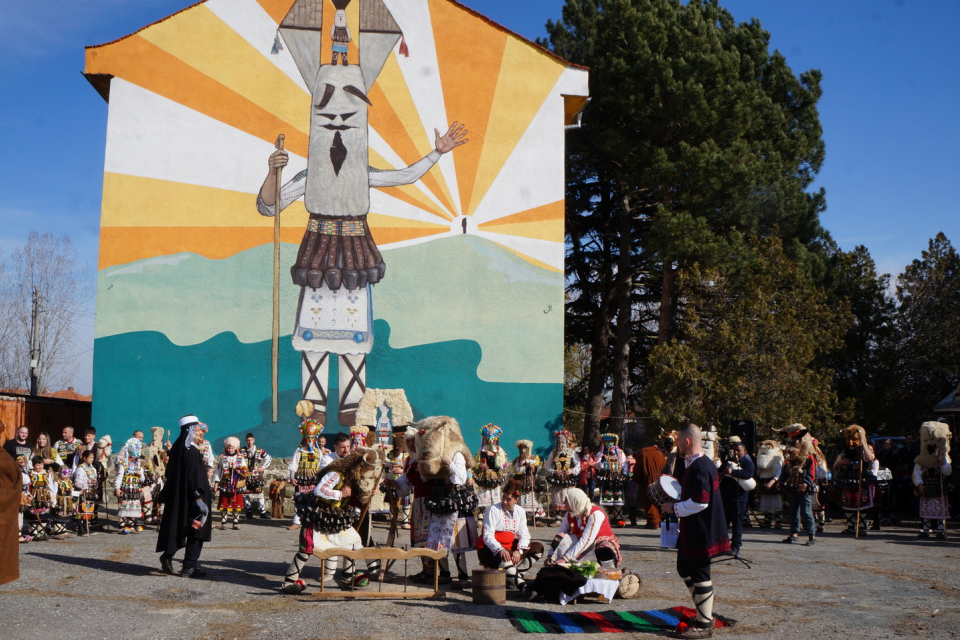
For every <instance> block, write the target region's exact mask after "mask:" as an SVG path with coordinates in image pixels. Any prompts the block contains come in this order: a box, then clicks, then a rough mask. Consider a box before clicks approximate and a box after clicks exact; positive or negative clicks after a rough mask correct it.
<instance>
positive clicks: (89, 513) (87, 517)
mask: <svg viewBox="0 0 960 640" xmlns="http://www.w3.org/2000/svg"><path fill="white" fill-rule="evenodd" d="M73 488H74V489H76V490H77V491H78V492H79V493H80V497H79V500H78V507H77V521H78V527H77V528H78V529H79V532H80V534H81V535H83V532H84V527H81V526H80V525H85V524H87V523H92V522H93V520H95V519H96V517H97V500H98V498H99V495H100V491H99V490H100V474H99V473H98V472H97V468H96V467H94V466H93V465H92V464H81V465H80V466H79V467H77V470H76V471H74V473H73Z"/></svg>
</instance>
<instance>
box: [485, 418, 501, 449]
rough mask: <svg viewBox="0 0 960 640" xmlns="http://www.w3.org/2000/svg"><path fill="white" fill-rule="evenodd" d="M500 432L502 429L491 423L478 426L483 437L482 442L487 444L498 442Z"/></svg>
mask: <svg viewBox="0 0 960 640" xmlns="http://www.w3.org/2000/svg"><path fill="white" fill-rule="evenodd" d="M502 433H503V429H501V428H500V427H498V426H497V425H495V424H493V423H491V424H488V425H485V426H483V427H480V435H481V436H482V437H483V440H484V442H487V443H489V444H493V445H496V444H499V442H500V435H501V434H502Z"/></svg>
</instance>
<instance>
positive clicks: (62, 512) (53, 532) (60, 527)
mask: <svg viewBox="0 0 960 640" xmlns="http://www.w3.org/2000/svg"><path fill="white" fill-rule="evenodd" d="M59 475H60V477H59V478H58V479H57V499H56V507H54V509H53V511H52V512H51V513H50V536H51V537H53V538H58V539H62V538H64V537H66V536H68V535H69V536H71V537H72V536H73V534H72V533H68V532H67V525H68V524H70V523H71V522H73V520H74V518H75V517H76V515H77V504H76V500H75V499H74V496H73V480H72V479H71V476H72V475H73V473H72V471H71V469H70V467H63V468H62V469H60V474H59Z"/></svg>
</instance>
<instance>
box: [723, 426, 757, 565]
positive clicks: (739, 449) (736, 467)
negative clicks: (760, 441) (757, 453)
mask: <svg viewBox="0 0 960 640" xmlns="http://www.w3.org/2000/svg"><path fill="white" fill-rule="evenodd" d="M732 444H733V452H732V455H733V456H734V459H733V460H728V461H727V462H724V463H723V465H722V466H721V467H720V473H721V475H722V476H723V479H722V480H721V481H720V495H721V496H722V497H723V512H724V514H726V517H727V524H731V523H732V525H733V535H732V536H731V539H730V550H731V551H733V555H734V556H739V555H740V547H741V546H742V545H743V517H744V515H746V513H747V500H748V499H749V498H750V491H749V490H747V489H744V488H743V486H742V485H741V484H740V482H739V481H740V480H749V479H752V478H753V471H754V467H753V460H751V459H750V456H749V455H748V454H747V448H746V447H744V446H743V443H742V442H739V441H737V442H735V443H732Z"/></svg>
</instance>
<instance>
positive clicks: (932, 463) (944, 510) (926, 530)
mask: <svg viewBox="0 0 960 640" xmlns="http://www.w3.org/2000/svg"><path fill="white" fill-rule="evenodd" d="M950 435H951V434H950V427H949V425H947V424H945V423H943V422H924V423H923V425H921V426H920V455H918V456H917V457H916V458H915V459H914V464H913V474H912V476H913V484H914V486H915V487H916V488H917V494H918V495H919V497H920V519H921V520H922V521H923V526H922V528H921V530H920V536H919V537H921V538H929V537H930V532H931V531H932V530H933V529H936V535H937V540H946V539H947V535H946V530H945V528H944V523H945V522H946V521H947V518H949V517H950V501H949V499H948V495H949V492H950V485H949V484H948V483H947V478H948V476H949V475H950V474H951V473H953V467H951V465H950Z"/></svg>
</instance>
